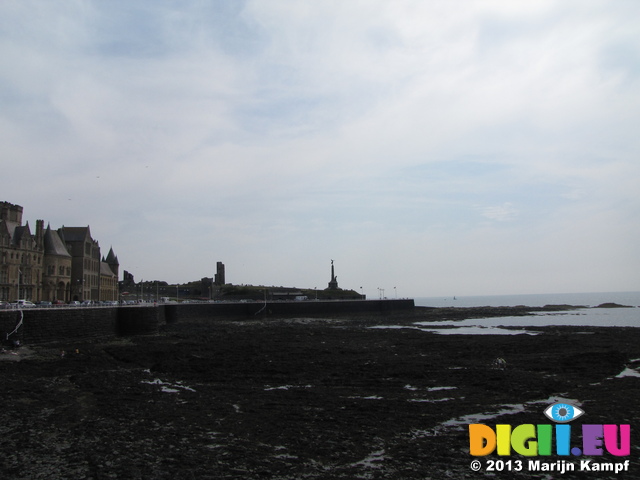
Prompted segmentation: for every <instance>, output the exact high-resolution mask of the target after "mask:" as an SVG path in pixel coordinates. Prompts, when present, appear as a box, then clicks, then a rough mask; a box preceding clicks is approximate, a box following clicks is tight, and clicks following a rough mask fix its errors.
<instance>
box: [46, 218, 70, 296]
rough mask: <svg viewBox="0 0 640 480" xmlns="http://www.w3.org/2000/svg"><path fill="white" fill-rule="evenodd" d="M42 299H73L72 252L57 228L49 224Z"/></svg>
mask: <svg viewBox="0 0 640 480" xmlns="http://www.w3.org/2000/svg"><path fill="white" fill-rule="evenodd" d="M43 267H44V268H43V273H42V300H45V301H49V302H55V301H62V302H68V301H69V300H71V254H70V253H69V251H68V250H67V247H66V245H65V244H64V242H63V241H62V239H61V238H60V235H59V234H58V232H57V231H56V230H51V227H50V226H48V225H47V230H46V231H45V232H44V265H43Z"/></svg>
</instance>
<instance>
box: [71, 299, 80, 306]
mask: <svg viewBox="0 0 640 480" xmlns="http://www.w3.org/2000/svg"><path fill="white" fill-rule="evenodd" d="M69 305H70V306H72V307H79V306H80V302H79V301H77V300H71V301H70V302H69Z"/></svg>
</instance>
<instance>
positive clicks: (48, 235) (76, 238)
mask: <svg viewBox="0 0 640 480" xmlns="http://www.w3.org/2000/svg"><path fill="white" fill-rule="evenodd" d="M22 213H23V209H22V207H21V206H20V205H14V204H11V203H8V202H0V300H2V301H11V302H14V301H15V300H18V299H25V300H30V301H32V302H37V301H40V300H46V301H55V300H61V301H65V302H66V301H69V300H80V301H82V300H95V301H98V300H116V299H117V296H118V294H117V290H118V282H117V280H118V278H117V276H118V269H119V265H118V259H117V257H116V256H115V254H114V253H113V249H111V250H110V251H109V255H108V256H107V258H106V259H103V261H104V264H105V265H104V266H103V265H102V263H103V262H101V260H100V245H99V244H98V242H97V240H94V239H93V238H92V237H91V231H90V229H89V227H88V226H87V227H62V228H59V229H58V230H57V231H56V230H52V229H51V228H50V226H47V229H46V231H45V229H44V220H36V230H35V232H34V233H32V232H31V229H30V227H29V223H28V222H27V223H26V224H25V225H22ZM114 277H115V278H114Z"/></svg>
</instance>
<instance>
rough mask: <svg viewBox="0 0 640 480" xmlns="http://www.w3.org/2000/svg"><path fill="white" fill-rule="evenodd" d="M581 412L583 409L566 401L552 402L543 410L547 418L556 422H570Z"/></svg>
mask: <svg viewBox="0 0 640 480" xmlns="http://www.w3.org/2000/svg"><path fill="white" fill-rule="evenodd" d="M583 413H584V411H583V410H582V409H581V408H578V407H574V406H573V405H569V404H568V403H554V404H553V405H551V406H549V407H547V409H546V410H545V411H544V414H545V415H546V416H547V418H549V419H550V420H553V421H554V422H558V423H567V422H570V421H572V420H575V419H576V418H578V417H579V416H580V415H582V414H583Z"/></svg>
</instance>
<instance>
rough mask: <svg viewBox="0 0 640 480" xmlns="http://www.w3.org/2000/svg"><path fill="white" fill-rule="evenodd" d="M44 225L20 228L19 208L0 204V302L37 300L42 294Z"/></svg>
mask: <svg viewBox="0 0 640 480" xmlns="http://www.w3.org/2000/svg"><path fill="white" fill-rule="evenodd" d="M43 227H44V222H43V221H42V220H37V221H36V231H35V234H32V233H31V228H30V227H29V223H28V222H27V224H26V225H24V226H23V225H22V207H21V206H19V205H13V204H11V203H8V202H0V300H2V301H9V300H11V301H14V300H17V299H26V300H39V299H40V296H41V293H42V265H43V257H44V231H43Z"/></svg>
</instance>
